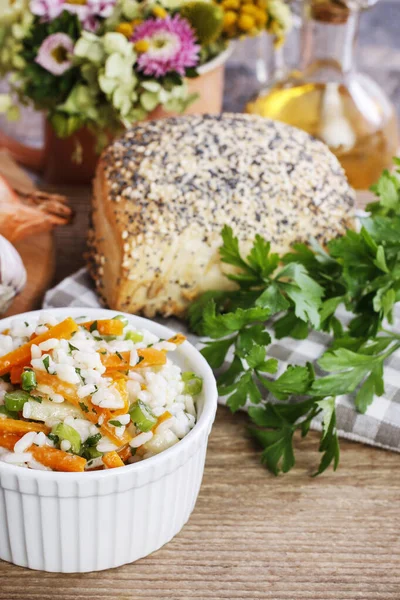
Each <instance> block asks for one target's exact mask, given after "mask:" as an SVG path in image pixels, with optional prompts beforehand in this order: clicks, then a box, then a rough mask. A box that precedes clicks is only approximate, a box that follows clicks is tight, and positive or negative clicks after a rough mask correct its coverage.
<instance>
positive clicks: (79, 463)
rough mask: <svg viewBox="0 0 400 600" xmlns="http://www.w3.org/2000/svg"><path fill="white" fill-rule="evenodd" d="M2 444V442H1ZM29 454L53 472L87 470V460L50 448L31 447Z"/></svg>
mask: <svg viewBox="0 0 400 600" xmlns="http://www.w3.org/2000/svg"><path fill="white" fill-rule="evenodd" d="M0 443H1V442H0ZM28 452H32V456H33V458H34V459H35V460H37V461H38V462H39V463H41V464H42V465H44V466H45V467H50V469H53V471H66V472H73V473H76V472H82V471H84V470H85V465H86V459H85V458H82V457H81V456H76V455H75V454H69V453H68V452H63V450H58V449H57V448H50V447H49V446H31V447H30V448H29V450H28Z"/></svg>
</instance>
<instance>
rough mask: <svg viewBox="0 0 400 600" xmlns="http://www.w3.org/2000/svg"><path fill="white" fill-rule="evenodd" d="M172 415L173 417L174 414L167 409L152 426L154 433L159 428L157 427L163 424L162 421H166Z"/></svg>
mask: <svg viewBox="0 0 400 600" xmlns="http://www.w3.org/2000/svg"><path fill="white" fill-rule="evenodd" d="M171 417H172V415H171V413H170V412H169V411H168V410H166V411H165V412H163V414H162V415H160V416H159V417H158V419H157V423H156V424H155V425H154V427H153V428H152V432H153V433H154V431H155V430H156V429H157V427H158V426H159V425H161V423H164V421H167V420H168V419H170V418H171Z"/></svg>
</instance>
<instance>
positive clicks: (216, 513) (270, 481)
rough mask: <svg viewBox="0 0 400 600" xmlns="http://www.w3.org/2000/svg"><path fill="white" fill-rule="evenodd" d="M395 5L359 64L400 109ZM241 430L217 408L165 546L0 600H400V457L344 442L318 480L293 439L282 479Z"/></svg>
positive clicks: (42, 580) (60, 265) (67, 250)
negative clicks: (185, 513) (200, 475)
mask: <svg viewBox="0 0 400 600" xmlns="http://www.w3.org/2000/svg"><path fill="white" fill-rule="evenodd" d="M399 8H400V6H399V2H398V0H381V2H380V4H379V7H377V8H376V9H375V11H371V13H369V14H368V15H365V19H364V20H363V24H362V28H361V45H362V46H363V47H364V48H366V49H368V52H364V53H362V56H361V60H362V61H363V62H364V66H366V67H368V70H369V71H370V72H372V74H373V76H374V77H375V78H376V79H378V80H379V81H380V82H381V83H382V84H383V85H384V87H385V89H386V90H387V91H388V92H389V93H390V95H391V97H392V98H393V99H394V100H395V101H396V99H397V100H398V99H399V98H400V87H399V85H398V81H399V79H398V76H399V70H400V52H399V47H398V27H396V23H397V18H395V16H394V15H395V14H397V15H398V14H399ZM249 43H253V42H249ZM252 56H254V53H253V52H248V53H247V52H242V54H240V50H238V51H237V52H236V54H235V55H234V57H233V58H232V60H231V62H230V65H228V85H227V88H226V97H225V108H226V109H229V110H241V107H242V106H244V104H245V102H246V100H247V99H248V98H249V96H250V95H251V94H252V93H253V91H255V89H256V87H257V84H256V82H255V79H254V74H252V72H251V68H250V67H249V65H250V64H251V65H254V62H252ZM251 85H253V88H254V89H251ZM57 191H59V192H60V193H67V194H68V196H69V198H70V200H71V203H72V205H73V207H74V209H75V210H76V219H75V223H74V224H73V225H72V226H71V227H69V228H64V229H61V230H59V231H58V232H57V234H56V253H57V268H56V272H55V281H60V280H61V279H62V278H64V277H65V276H66V275H68V274H70V273H71V272H73V271H74V270H76V269H78V268H79V267H80V266H82V265H83V264H84V260H83V253H84V250H85V236H84V232H85V230H86V228H87V223H88V190H87V189H85V188H75V189H74V190H66V189H64V190H62V189H58V190H57ZM246 422H247V419H246V416H245V415H243V414H240V415H235V416H232V415H231V414H230V412H229V411H228V410H227V409H226V408H223V407H220V408H219V409H218V415H217V420H216V424H215V426H214V429H213V431H212V434H211V438H210V444H209V450H208V455H207V462H206V469H205V474H204V480H203V485H202V488H201V491H200V496H199V500H198V502H197V505H196V508H195V511H194V513H193V515H192V517H191V519H190V521H189V523H188V524H187V525H186V526H185V528H184V529H183V531H182V532H181V533H180V534H179V535H178V536H177V537H176V538H175V539H174V540H173V541H172V542H170V543H169V544H168V545H167V546H166V547H164V548H162V549H161V550H159V551H158V552H156V553H155V554H154V555H152V556H150V557H148V558H145V559H143V560H141V561H139V562H137V563H135V564H132V565H128V566H125V567H121V568H120V569H117V570H112V571H106V572H103V573H93V574H86V575H56V574H46V573H36V572H33V571H28V570H25V569H21V568H18V567H14V566H12V565H9V564H7V563H4V562H0V600H102V599H104V600H117V599H118V600H142V599H143V600H144V599H146V600H186V599H190V598H195V599H197V600H208V599H213V600H222V599H228V600H234V599H250V600H253V599H254V600H256V599H259V598H262V599H264V598H265V599H267V598H271V599H273V600H302V599H307V600H357V599H359V600H370V599H371V600H400V536H399V525H400V518H399V517H400V460H399V455H398V454H395V453H392V452H386V451H384V450H378V449H376V448H370V447H367V446H363V445H361V444H356V443H351V442H345V441H341V451H342V454H341V465H340V468H339V470H338V471H337V472H336V473H335V474H334V473H332V472H331V471H329V472H327V473H325V474H324V475H323V476H321V477H319V478H315V479H314V478H311V477H310V474H311V473H312V472H313V470H314V469H315V467H316V464H317V462H318V457H317V454H318V452H317V439H318V435H317V434H316V433H314V432H312V433H311V434H310V435H309V438H307V439H306V440H301V441H300V440H296V449H297V461H298V462H297V465H296V467H295V469H293V471H291V472H290V473H289V474H287V475H285V476H282V477H278V478H275V477H273V476H272V475H270V474H269V473H268V472H267V471H265V469H264V468H263V467H262V466H261V465H260V463H259V453H258V451H257V449H256V448H255V447H254V445H253V442H252V441H251V440H250V439H249V438H248V437H247V436H246Z"/></svg>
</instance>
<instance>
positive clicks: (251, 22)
mask: <svg viewBox="0 0 400 600" xmlns="http://www.w3.org/2000/svg"><path fill="white" fill-rule="evenodd" d="M255 26H256V21H255V19H254V17H251V16H250V15H246V14H244V13H242V14H241V15H240V17H239V19H238V27H239V29H240V30H241V31H245V32H249V31H251V30H252V29H254V27H255Z"/></svg>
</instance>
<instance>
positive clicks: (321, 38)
mask: <svg viewBox="0 0 400 600" xmlns="http://www.w3.org/2000/svg"><path fill="white" fill-rule="evenodd" d="M305 5H306V6H305V11H304V16H303V25H302V33H301V57H302V64H301V69H302V70H303V71H304V70H314V68H318V66H319V65H324V66H325V67H330V68H332V69H333V70H337V71H338V72H339V73H340V74H343V73H348V72H349V71H351V70H353V69H354V47H355V42H356V38H357V32H358V22H359V12H358V11H352V12H348V13H347V14H346V15H342V18H336V19H335V18H334V17H333V16H332V18H329V16H330V15H329V14H326V13H324V14H313V10H312V8H311V10H310V6H309V5H308V3H307V2H306V3H305Z"/></svg>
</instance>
